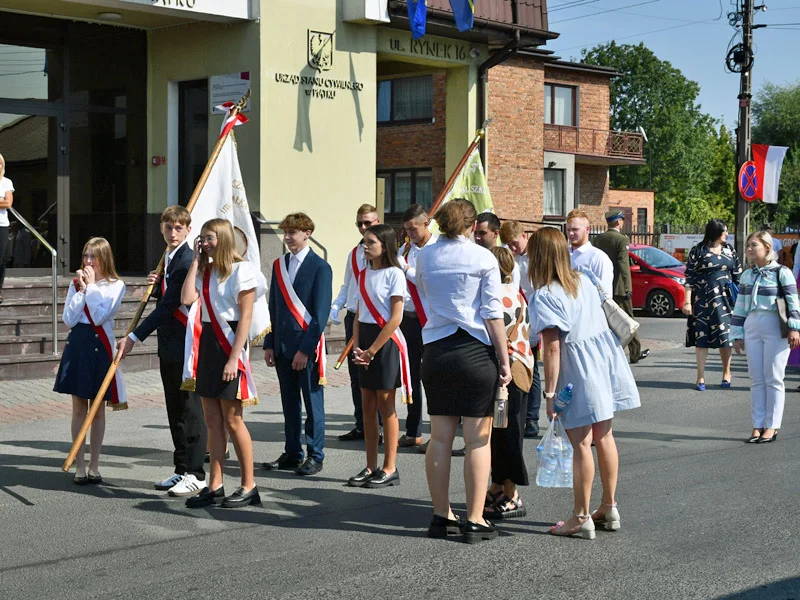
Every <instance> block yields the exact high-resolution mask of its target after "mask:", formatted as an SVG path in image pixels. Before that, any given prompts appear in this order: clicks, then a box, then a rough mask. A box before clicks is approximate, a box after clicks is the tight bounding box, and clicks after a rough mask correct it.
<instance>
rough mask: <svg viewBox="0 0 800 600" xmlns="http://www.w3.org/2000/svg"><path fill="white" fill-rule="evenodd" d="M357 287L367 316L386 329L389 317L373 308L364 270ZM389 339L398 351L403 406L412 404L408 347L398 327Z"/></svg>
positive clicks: (373, 304)
mask: <svg viewBox="0 0 800 600" xmlns="http://www.w3.org/2000/svg"><path fill="white" fill-rule="evenodd" d="M358 286H359V290H360V292H361V298H362V299H363V300H364V306H366V307H367V310H368V311H369V314H371V315H372V318H373V319H375V322H376V323H377V324H378V327H380V328H381V329H383V328H384V327H386V322H387V321H388V320H389V317H388V316H385V315H382V314H381V312H380V311H379V310H378V308H377V307H376V306H375V303H374V302H373V301H372V298H370V297H369V292H368V291H367V271H366V269H363V270H362V272H361V276H360V277H359V280H358ZM391 339H392V341H393V342H394V343H395V345H396V346H397V349H398V350H399V351H400V383H401V385H402V387H401V392H402V399H403V404H413V403H414V399H413V398H412V397H411V366H410V365H409V362H408V345H407V344H406V338H405V336H404V335H403V332H402V331H400V328H399V327H398V328H397V329H395V330H394V333H393V334H392V338H391Z"/></svg>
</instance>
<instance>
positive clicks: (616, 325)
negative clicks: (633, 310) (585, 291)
mask: <svg viewBox="0 0 800 600" xmlns="http://www.w3.org/2000/svg"><path fill="white" fill-rule="evenodd" d="M580 272H581V273H583V274H584V275H586V276H587V277H588V278H589V279H590V280H591V281H592V283H593V284H594V287H596V288H597V292H598V293H599V294H600V302H601V304H602V305H603V312H604V313H605V315H606V321H608V327H609V329H611V331H613V332H614V335H616V336H617V339H619V343H620V344H622V346H623V347H625V346H627V345H628V344H629V343H630V341H631V340H632V339H633V336H634V335H636V330H637V329H639V323H638V322H637V321H635V320H634V319H633V317H631V316H630V315H629V314H628V313H626V312H625V311H624V310H622V308H620V306H619V304H617V303H616V302H614V300H613V299H611V298H609V297H608V295H607V294H606V292H605V290H603V286H601V285H600V282H599V281H598V280H597V277H596V276H595V274H594V273H592V272H591V271H589V270H588V269H581V270H580Z"/></svg>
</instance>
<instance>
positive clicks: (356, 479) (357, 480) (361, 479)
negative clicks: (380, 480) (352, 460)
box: [347, 467, 374, 487]
mask: <svg viewBox="0 0 800 600" xmlns="http://www.w3.org/2000/svg"><path fill="white" fill-rule="evenodd" d="M373 475H374V473H373V472H372V471H370V470H369V467H364V468H363V469H362V471H361V472H360V473H359V474H358V475H353V476H352V477H351V478H350V479H348V480H347V485H349V486H350V487H361V486H362V485H364V484H365V483H366V482H367V480H368V479H369V478H370V477H372V476H373Z"/></svg>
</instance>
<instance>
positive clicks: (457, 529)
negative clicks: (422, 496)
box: [428, 515, 464, 538]
mask: <svg viewBox="0 0 800 600" xmlns="http://www.w3.org/2000/svg"><path fill="white" fill-rule="evenodd" d="M455 517H456V518H455V519H446V518H444V517H440V516H439V515H433V519H432V520H431V524H430V525H428V537H429V538H446V537H447V536H448V535H456V534H459V533H461V526H462V525H463V524H464V523H463V522H462V521H461V518H460V517H459V516H458V515H455Z"/></svg>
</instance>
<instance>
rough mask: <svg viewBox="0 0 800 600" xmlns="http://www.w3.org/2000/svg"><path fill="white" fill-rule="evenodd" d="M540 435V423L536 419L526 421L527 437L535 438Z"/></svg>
mask: <svg viewBox="0 0 800 600" xmlns="http://www.w3.org/2000/svg"><path fill="white" fill-rule="evenodd" d="M538 436H539V423H537V422H536V421H527V422H526V423H525V437H526V438H528V439H530V438H535V437H538Z"/></svg>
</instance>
